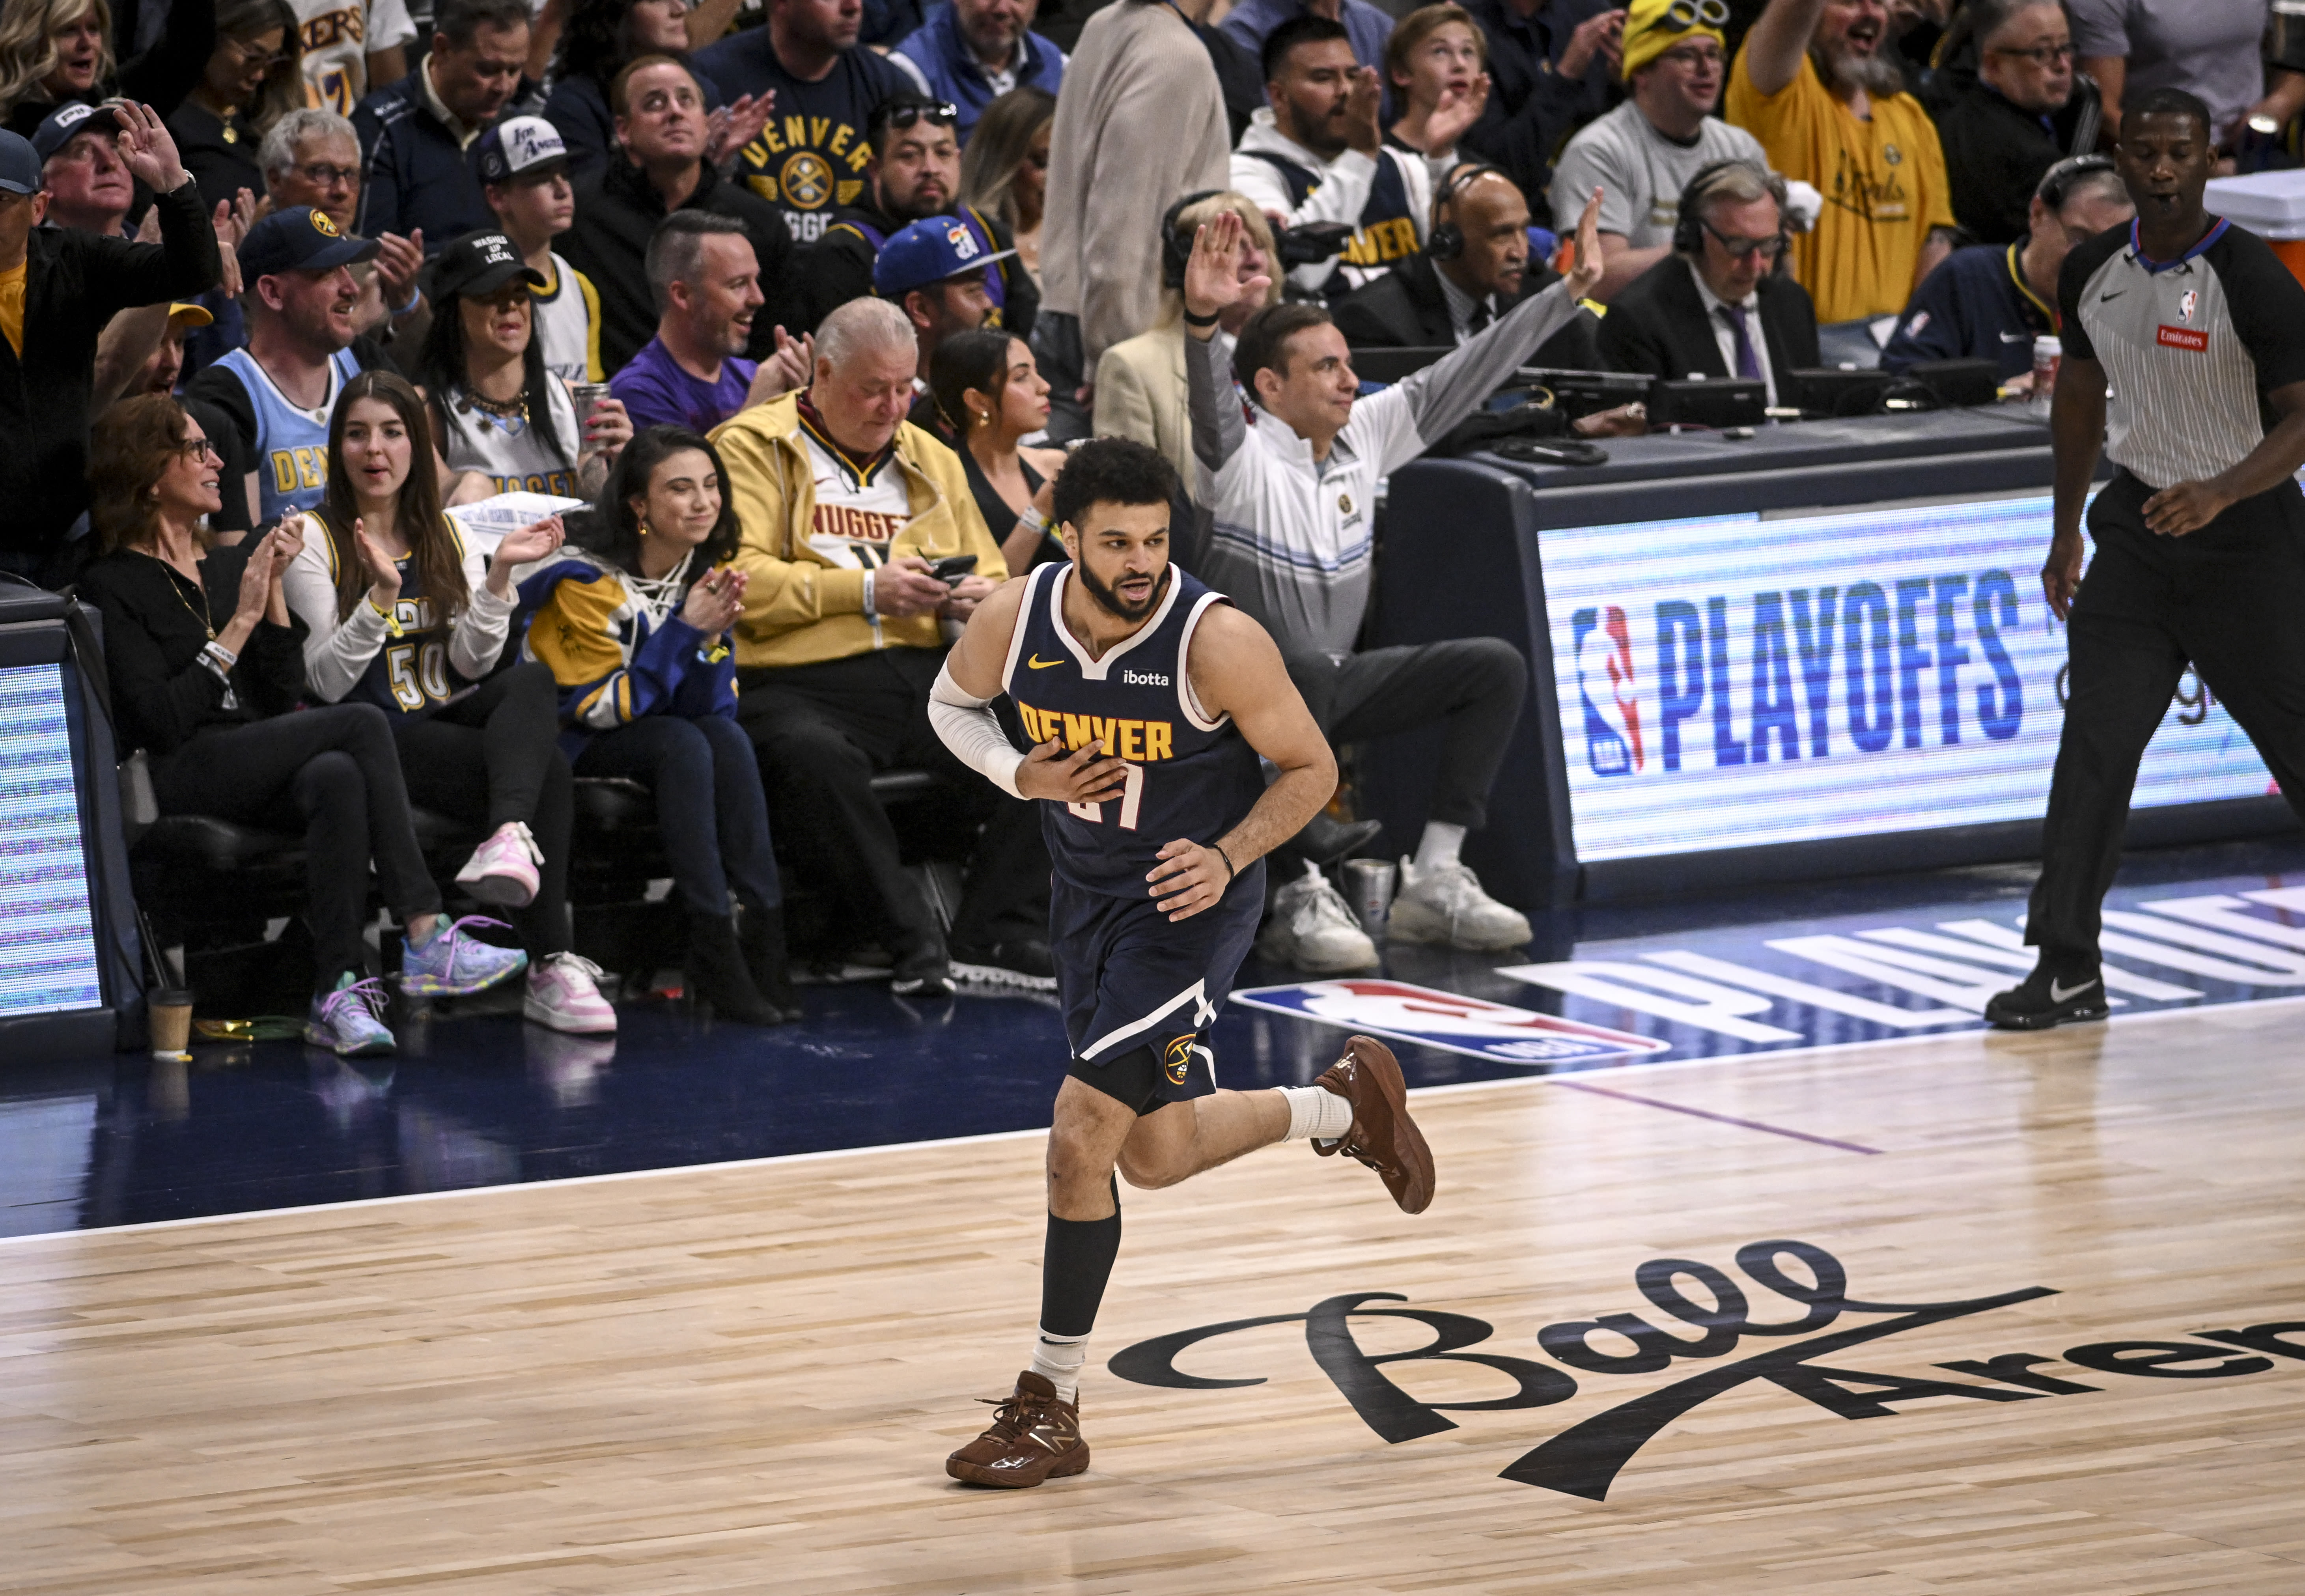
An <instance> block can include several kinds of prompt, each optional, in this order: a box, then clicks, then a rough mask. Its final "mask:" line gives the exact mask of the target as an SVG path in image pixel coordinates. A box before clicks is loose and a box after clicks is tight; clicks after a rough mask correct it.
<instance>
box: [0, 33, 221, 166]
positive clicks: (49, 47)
mask: <svg viewBox="0 0 2305 1596" xmlns="http://www.w3.org/2000/svg"><path fill="white" fill-rule="evenodd" d="M215 45H216V0H174V3H173V4H171V5H170V6H169V7H168V20H167V21H166V32H165V33H163V34H162V35H161V36H160V37H159V38H158V39H157V40H155V41H154V42H153V44H152V46H151V47H150V48H149V49H147V50H145V51H144V52H143V53H142V54H140V55H138V56H137V57H136V58H135V59H134V60H132V61H130V62H127V63H126V64H119V65H115V62H114V59H113V55H112V7H111V6H110V5H108V4H106V3H105V0H7V4H6V5H5V6H0V115H4V117H5V118H6V121H7V126H8V131H9V132H15V133H21V134H23V135H24V137H26V138H27V139H29V138H30V137H31V136H32V133H33V131H34V130H35V129H37V128H38V126H39V125H40V123H43V122H45V121H47V118H48V115H49V114H50V113H51V112H53V111H55V109H56V107H57V106H63V105H66V104H69V103H70V102H72V101H73V100H80V101H82V102H84V103H86V104H88V105H91V106H92V105H95V104H97V103H98V102H99V101H102V100H107V99H111V98H115V96H116V97H119V98H123V99H132V100H140V101H141V102H142V103H143V104H145V105H148V106H151V107H152V109H153V111H154V112H155V113H157V115H159V117H160V119H161V120H162V121H163V122H165V121H166V120H167V119H168V117H169V116H171V115H174V112H175V109H176V107H177V106H180V105H182V104H183V100H184V96H186V95H187V94H190V93H191V89H192V85H194V84H195V83H198V82H199V81H200V74H201V72H202V71H203V70H204V69H205V68H206V67H207V65H208V54H209V52H210V50H212V49H213V48H214V47H215Z"/></svg>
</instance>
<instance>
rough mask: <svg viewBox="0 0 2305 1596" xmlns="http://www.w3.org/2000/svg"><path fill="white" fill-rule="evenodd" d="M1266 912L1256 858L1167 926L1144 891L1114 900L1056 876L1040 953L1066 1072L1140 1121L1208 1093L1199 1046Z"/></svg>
mask: <svg viewBox="0 0 2305 1596" xmlns="http://www.w3.org/2000/svg"><path fill="white" fill-rule="evenodd" d="M1263 913H1264V865H1263V861H1261V860H1260V861H1259V862H1256V863H1255V864H1253V865H1251V866H1249V867H1248V869H1247V870H1244V871H1243V872H1241V874H1240V876H1239V878H1238V879H1236V880H1235V881H1234V882H1233V883H1232V884H1231V886H1230V887H1228V888H1227V889H1226V891H1225V895H1224V896H1223V897H1222V898H1221V899H1220V900H1219V901H1218V903H1217V904H1216V906H1215V907H1214V908H1212V909H1204V910H1203V911H1202V912H1201V913H1198V914H1195V915H1194V916H1193V917H1192V918H1191V919H1190V920H1182V921H1170V919H1169V918H1168V917H1167V916H1166V915H1164V914H1162V913H1161V911H1160V909H1159V907H1158V906H1157V905H1156V904H1155V903H1154V900H1153V899H1152V896H1151V895H1150V894H1149V893H1148V894H1147V895H1146V896H1143V897H1127V898H1121V897H1113V896H1109V895H1107V894H1104V893H1101V892H1086V891H1084V890H1082V889H1081V888H1080V887H1075V886H1073V885H1071V884H1070V883H1068V882H1067V881H1066V880H1065V879H1063V878H1062V877H1059V878H1058V879H1056V880H1054V881H1053V882H1051V883H1050V895H1049V950H1050V954H1051V955H1053V957H1054V958H1055V961H1056V966H1057V993H1058V997H1059V999H1060V1000H1061V1001H1062V1002H1063V1004H1064V1010H1065V1035H1066V1037H1067V1040H1069V1041H1070V1042H1071V1044H1072V1049H1073V1063H1072V1065H1071V1067H1070V1069H1069V1070H1067V1074H1073V1075H1076V1076H1078V1077H1079V1078H1080V1080H1081V1081H1082V1082H1084V1084H1086V1085H1090V1086H1093V1087H1095V1088H1096V1089H1097V1090H1098V1091H1102V1092H1104V1093H1106V1094H1107V1095H1109V1096H1111V1097H1115V1098H1118V1099H1120V1100H1121V1101H1122V1102H1125V1103H1127V1104H1128V1105H1129V1106H1130V1107H1132V1108H1135V1110H1136V1111H1137V1112H1138V1113H1139V1114H1148V1113H1151V1112H1152V1110H1153V1109H1155V1108H1160V1107H1161V1105H1162V1104H1164V1103H1181V1102H1186V1101H1188V1100H1189V1099H1193V1098H1196V1097H1206V1096H1207V1095H1208V1094H1209V1093H1211V1092H1212V1091H1215V1090H1216V1089H1217V1085H1216V1072H1215V1070H1214V1069H1213V1068H1212V1065H1211V1061H1210V1056H1209V1050H1208V1048H1207V1047H1206V1046H1205V1045H1204V1043H1203V1041H1202V1040H1201V1039H1202V1037H1203V1035H1204V1033H1205V1032H1206V1031H1207V1030H1208V1028H1209V1027H1210V1025H1212V1024H1213V1023H1215V1021H1216V1017H1217V1010H1218V1009H1219V1008H1220V1007H1221V1006H1222V1005H1223V1003H1224V1000H1225V995H1226V994H1227V993H1229V992H1230V991H1231V990H1232V980H1233V976H1234V974H1235V973H1236V972H1238V970H1239V969H1240V962H1241V960H1243V959H1245V958H1246V957H1247V956H1248V949H1249V946H1250V944H1251V943H1253V942H1254V941H1255V939H1256V925H1257V921H1259V920H1260V919H1261V918H1263ZM1139 1049H1146V1050H1149V1057H1150V1059H1151V1063H1150V1065H1146V1064H1144V1062H1143V1061H1142V1060H1141V1059H1139V1060H1135V1061H1131V1060H1130V1058H1129V1056H1130V1055H1131V1054H1134V1053H1136V1052H1137V1051H1138V1050H1139ZM1123 1077H1127V1078H1123Z"/></svg>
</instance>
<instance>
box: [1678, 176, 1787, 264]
mask: <svg viewBox="0 0 2305 1596" xmlns="http://www.w3.org/2000/svg"><path fill="white" fill-rule="evenodd" d="M1739 169H1742V170H1744V171H1747V172H1754V173H1758V174H1760V177H1761V180H1762V181H1763V182H1764V183H1766V184H1767V185H1768V189H1769V197H1770V198H1771V199H1773V200H1775V201H1776V202H1777V250H1778V253H1779V254H1780V255H1782V253H1783V252H1784V250H1787V249H1788V248H1790V246H1791V244H1792V228H1791V225H1790V211H1789V210H1788V209H1787V208H1786V196H1785V180H1784V179H1783V178H1782V177H1779V176H1778V175H1777V174H1775V173H1773V172H1765V171H1763V170H1762V169H1761V168H1760V167H1759V166H1756V165H1755V164H1754V163H1753V162H1751V161H1715V162H1714V163H1713V164H1712V165H1711V166H1705V167H1704V168H1702V169H1701V170H1699V171H1698V173H1697V175H1696V176H1694V177H1692V178H1690V179H1689V180H1688V185H1687V186H1686V187H1684V188H1683V189H1682V190H1681V191H1680V215H1679V216H1675V217H1674V218H1673V224H1672V248H1673V253H1675V254H1677V255H1688V256H1691V257H1695V256H1699V255H1702V254H1704V253H1705V218H1704V216H1702V215H1701V214H1700V213H1702V212H1703V210H1704V209H1705V201H1706V200H1710V199H1712V198H1713V191H1714V189H1716V188H1718V187H1719V186H1720V184H1721V180H1722V178H1724V177H1726V176H1727V175H1728V174H1730V173H1731V172H1734V171H1738V170H1739Z"/></svg>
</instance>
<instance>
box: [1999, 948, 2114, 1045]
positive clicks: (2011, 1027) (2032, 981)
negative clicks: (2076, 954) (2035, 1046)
mask: <svg viewBox="0 0 2305 1596" xmlns="http://www.w3.org/2000/svg"><path fill="white" fill-rule="evenodd" d="M2106 1012H2107V1009H2106V1005H2105V975H2104V972H2102V971H2100V970H2099V969H2098V968H2097V966H2096V965H2094V964H2081V965H2075V966H2073V967H2071V968H2070V969H2065V970H2055V971H2053V970H2051V969H2050V968H2049V965H2048V964H2047V963H2046V961H2045V962H2043V963H2042V964H2039V965H2037V966H2036V967H2035V969H2034V971H2033V973H2032V974H2030V975H2029V976H2027V977H2026V978H2025V981H2024V984H2023V985H2021V986H2015V987H2012V988H2010V989H2009V990H2007V991H2005V992H1997V993H1995V995H1994V996H1993V998H1992V1000H1991V1001H1989V1002H1988V1003H1986V1006H1985V1023H1986V1024H1988V1025H1997V1026H1999V1027H2000V1028H2001V1029H2002V1030H2003V1031H2046V1030H2047V1029H2048V1028H2049V1027H2050V1026H2052V1025H2068V1024H2071V1023H2073V1022H2075V1021H2077V1020H2102V1019H2104V1018H2105V1014H2106Z"/></svg>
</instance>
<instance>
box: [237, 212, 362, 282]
mask: <svg viewBox="0 0 2305 1596" xmlns="http://www.w3.org/2000/svg"><path fill="white" fill-rule="evenodd" d="M377 250H378V244H377V242H376V241H375V240H374V239H372V238H347V237H346V236H345V235H344V234H343V233H339V232H337V231H336V224H335V223H334V222H331V221H330V220H328V213H327V212H326V211H324V210H315V209H314V208H312V207H310V206H309V205H299V206H297V207H295V208H293V209H292V210H276V211H274V212H273V213H272V214H271V215H270V216H267V217H265V218H264V219H263V220H262V221H260V222H259V223H257V225H255V226H253V227H251V228H250V229H249V230H248V236H247V237H246V238H243V239H242V240H241V241H240V269H241V271H242V273H243V274H245V275H246V276H247V277H248V279H249V280H250V281H251V282H254V281H255V280H256V279H257V278H259V277H269V276H276V275H278V274H279V273H281V272H325V271H334V270H335V269H336V267H340V266H350V265H352V264H353V262H354V261H356V260H372V259H375V258H376V252H377Z"/></svg>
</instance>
